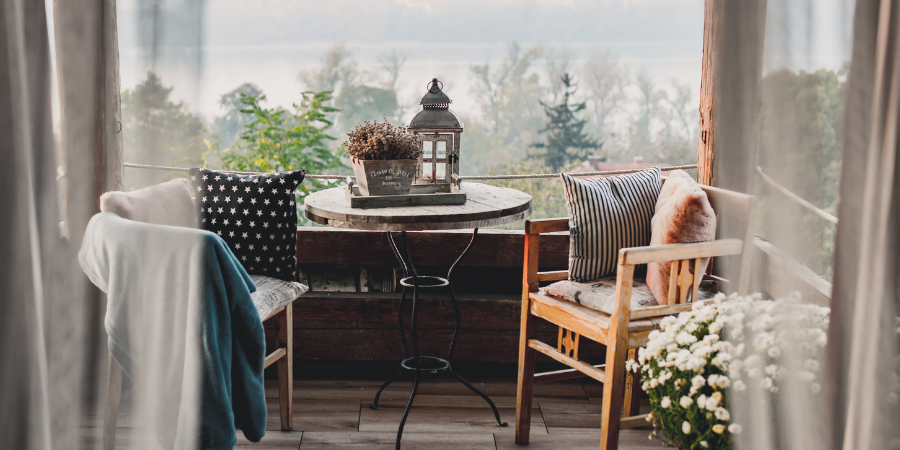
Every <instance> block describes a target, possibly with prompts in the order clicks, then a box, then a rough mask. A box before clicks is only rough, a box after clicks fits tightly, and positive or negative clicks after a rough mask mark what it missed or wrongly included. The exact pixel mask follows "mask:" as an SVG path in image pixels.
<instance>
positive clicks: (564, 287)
mask: <svg viewBox="0 0 900 450" xmlns="http://www.w3.org/2000/svg"><path fill="white" fill-rule="evenodd" d="M544 292H545V293H547V295H550V296H552V297H556V298H559V299H562V300H568V301H570V302H574V303H578V304H579V305H582V306H586V307H588V308H591V309H594V310H597V311H600V312H604V313H606V314H609V315H612V313H613V311H614V310H615V308H616V277H606V278H601V279H600V280H597V281H591V282H588V283H579V282H577V281H569V280H566V281H557V282H556V283H553V284H551V285H548V286H547V287H545V288H544ZM655 305H658V303H657V302H656V298H654V297H653V293H652V292H650V288H649V287H647V283H645V282H644V280H643V279H638V278H635V279H634V284H633V287H632V288H631V309H632V310H635V309H637V308H641V307H644V306H655Z"/></svg>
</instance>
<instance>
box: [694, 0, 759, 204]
mask: <svg viewBox="0 0 900 450" xmlns="http://www.w3.org/2000/svg"><path fill="white" fill-rule="evenodd" d="M765 16H766V0H743V1H739V2H736V1H730V0H706V10H705V17H704V24H703V69H702V75H701V80H700V136H699V142H698V147H697V181H698V182H700V183H701V184H706V185H708V186H717V187H721V188H725V189H730V190H735V191H738V192H744V193H750V192H752V187H753V171H754V170H755V168H756V165H757V163H756V144H757V133H758V128H759V106H760V84H761V75H762V50H763V38H764V35H765Z"/></svg>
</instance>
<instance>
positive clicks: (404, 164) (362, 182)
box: [351, 159, 419, 195]
mask: <svg viewBox="0 0 900 450" xmlns="http://www.w3.org/2000/svg"><path fill="white" fill-rule="evenodd" d="M351 164H352V166H353V175H354V176H356V183H357V184H358V185H359V192H360V194H362V195H406V194H409V188H410V187H411V186H412V182H413V179H414V178H415V176H416V169H417V166H418V164H419V161H418V160H415V159H388V160H372V161H365V160H352V161H351Z"/></svg>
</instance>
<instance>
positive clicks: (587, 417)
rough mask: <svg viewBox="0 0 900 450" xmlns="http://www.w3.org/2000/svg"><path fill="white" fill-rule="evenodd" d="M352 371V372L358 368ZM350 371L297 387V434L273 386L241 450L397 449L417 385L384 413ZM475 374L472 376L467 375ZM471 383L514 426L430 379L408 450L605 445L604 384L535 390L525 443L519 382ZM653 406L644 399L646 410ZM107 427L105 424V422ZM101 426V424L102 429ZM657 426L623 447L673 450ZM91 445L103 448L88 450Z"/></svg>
mask: <svg viewBox="0 0 900 450" xmlns="http://www.w3.org/2000/svg"><path fill="white" fill-rule="evenodd" d="M351 370H352V369H351ZM356 370H358V372H356V373H353V372H351V373H349V374H348V375H350V376H352V379H336V378H334V377H331V376H330V374H329V375H328V376H322V377H319V378H312V379H301V380H296V381H295V384H294V431H290V432H283V431H280V427H279V416H278V389H277V384H276V383H275V381H274V380H272V381H267V383H268V384H267V386H266V397H267V403H268V406H269V408H268V409H269V413H268V426H267V431H266V436H265V437H264V438H263V439H262V441H261V442H259V443H251V442H249V441H247V440H245V439H244V437H243V435H241V433H240V431H238V445H237V446H236V447H235V448H236V449H241V450H282V449H317V448H321V449H366V450H375V449H385V450H387V449H393V448H394V439H395V438H396V434H397V425H398V424H399V423H400V418H401V416H402V415H403V408H404V407H405V406H406V401H407V399H408V396H409V391H410V389H411V387H412V382H411V381H399V382H396V383H394V384H393V385H391V386H390V387H389V388H388V389H386V390H385V392H384V394H382V397H381V404H380V406H379V409H378V410H377V411H373V410H371V409H369V405H371V404H372V400H373V398H374V397H375V392H376V391H377V390H378V387H379V386H380V385H381V381H380V380H379V379H376V376H380V375H381V373H380V372H383V371H380V370H379V371H377V372H379V373H378V374H377V375H376V374H375V373H374V372H369V369H367V368H357V369H356ZM466 373H470V372H469V371H465V372H463V374H466ZM470 381H471V382H472V383H473V384H475V385H476V386H477V387H478V388H479V389H481V390H482V391H484V392H485V393H486V394H488V395H489V396H490V397H491V398H492V399H493V400H494V402H495V403H496V404H497V407H498V409H499V410H500V417H501V419H502V420H503V421H505V422H508V423H509V426H508V427H506V428H500V427H498V426H497V424H496V422H494V418H493V414H491V411H490V408H489V407H488V406H487V404H486V403H485V402H484V401H483V400H482V399H481V398H479V397H478V396H476V395H474V394H472V393H471V392H470V391H468V390H467V389H466V388H465V387H464V386H462V385H461V384H459V383H457V382H456V381H454V380H452V379H449V378H447V377H441V376H435V377H432V378H425V379H423V381H422V383H421V384H420V385H419V393H418V395H417V396H416V402H415V404H414V406H413V409H412V411H411V412H410V415H409V419H408V421H407V423H406V429H405V431H404V434H403V448H404V449H409V450H412V449H428V450H435V449H532V450H538V449H559V448H566V449H571V450H580V449H586V450H587V449H590V450H595V449H597V448H599V442H600V428H599V427H600V396H601V392H602V385H601V384H599V383H597V382H594V381H590V380H584V381H579V380H571V381H563V382H556V383H549V384H542V385H536V386H535V397H534V413H533V414H532V427H531V430H532V431H531V444H530V445H529V446H527V447H523V446H517V445H516V444H515V442H514V440H513V435H514V432H515V405H516V380H515V378H514V377H496V376H491V377H483V378H479V377H471V378H470ZM648 408H649V406H648V404H647V403H646V401H645V402H644V404H643V405H642V409H648ZM98 422H99V421H98ZM118 424H119V428H118V429H117V433H116V441H117V447H121V448H128V447H126V446H125V445H126V442H128V441H129V440H130V438H131V437H132V435H133V431H132V430H133V428H132V427H134V426H135V424H134V423H133V419H132V418H131V417H130V416H129V414H128V407H127V402H126V403H123V409H122V411H121V412H120V416H119V420H118ZM98 425H99V424H98ZM85 431H86V434H88V435H90V438H93V439H90V438H89V439H87V440H91V441H92V440H94V439H99V436H100V429H99V426H98V427H97V428H95V429H92V430H85ZM650 431H651V429H650V428H649V427H647V428H640V429H632V430H623V431H622V433H621V435H620V436H621V445H620V446H619V448H620V449H623V450H644V449H648V450H649V449H659V448H669V447H667V446H666V445H664V444H663V443H662V442H661V441H659V440H652V441H651V440H648V439H647V436H648V435H649V434H650ZM84 448H98V447H97V446H91V445H87V446H85V447H84Z"/></svg>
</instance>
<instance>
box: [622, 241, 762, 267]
mask: <svg viewBox="0 0 900 450" xmlns="http://www.w3.org/2000/svg"><path fill="white" fill-rule="evenodd" d="M743 245H744V244H743V242H742V241H741V240H740V239H720V240H716V241H710V242H697V243H694V244H669V245H656V246H653V247H632V248H623V249H622V250H620V251H619V261H620V264H633V265H637V264H647V263H651V262H666V261H676V260H682V259H694V258H708V257H712V256H724V255H736V254H738V253H740V252H741V250H743Z"/></svg>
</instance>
